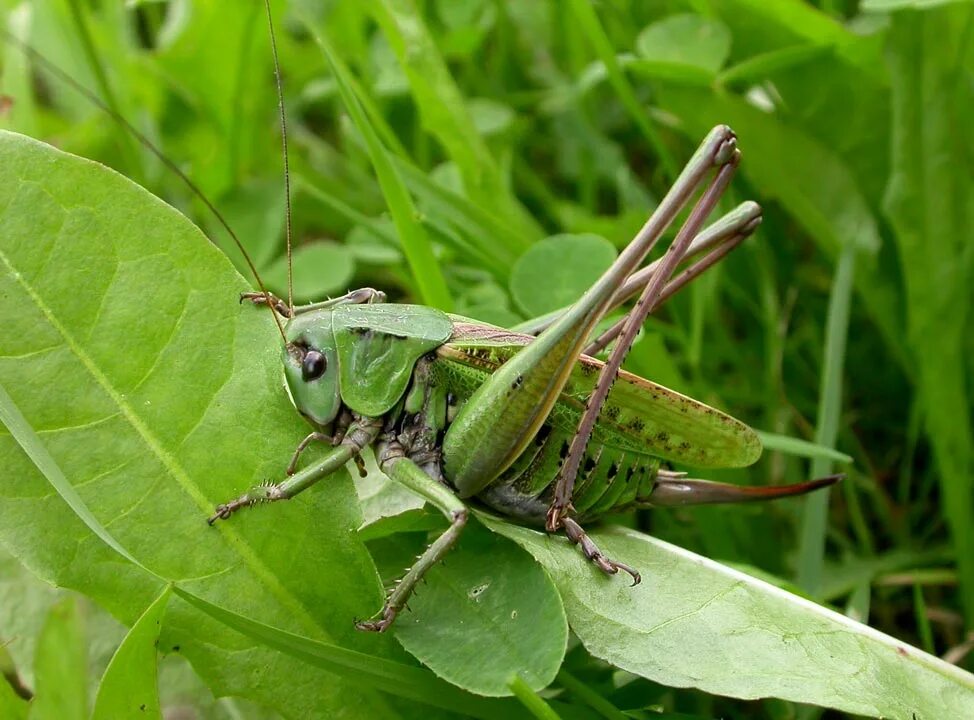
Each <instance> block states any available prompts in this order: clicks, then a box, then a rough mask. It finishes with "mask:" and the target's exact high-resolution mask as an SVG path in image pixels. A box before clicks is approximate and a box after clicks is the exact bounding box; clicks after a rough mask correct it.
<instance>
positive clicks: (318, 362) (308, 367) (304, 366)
mask: <svg viewBox="0 0 974 720" xmlns="http://www.w3.org/2000/svg"><path fill="white" fill-rule="evenodd" d="M327 368H328V361H327V360H326V359H325V356H324V354H323V353H320V352H318V351H317V350H308V352H306V353H305V355H304V359H303V360H302V361H301V379H302V380H304V381H305V382H311V381H312V380H317V379H318V378H320V377H321V376H322V375H324V374H325V370H326V369H327Z"/></svg>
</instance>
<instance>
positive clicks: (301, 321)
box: [283, 310, 342, 426]
mask: <svg viewBox="0 0 974 720" xmlns="http://www.w3.org/2000/svg"><path fill="white" fill-rule="evenodd" d="M284 335H285V338H286V340H287V343H286V344H285V346H284V353H283V361H284V380H285V386H286V387H287V391H288V394H289V395H290V396H291V402H292V403H294V407H295V408H297V410H298V412H300V413H301V414H302V415H304V416H305V417H306V418H308V419H309V420H310V421H311V422H313V423H314V424H316V425H319V426H323V425H327V424H328V423H330V422H331V421H332V420H334V419H335V416H336V415H338V410H339V409H340V408H341V404H342V398H341V391H340V390H339V385H338V354H337V352H336V350H335V332H334V330H332V326H331V311H330V310H323V311H319V312H310V313H307V314H304V315H299V316H297V317H296V318H294V319H292V320H291V321H290V322H288V324H287V325H286V326H285V328H284Z"/></svg>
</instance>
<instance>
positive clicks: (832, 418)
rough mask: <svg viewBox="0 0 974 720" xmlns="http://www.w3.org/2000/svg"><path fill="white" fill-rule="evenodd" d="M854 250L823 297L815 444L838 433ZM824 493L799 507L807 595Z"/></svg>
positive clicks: (817, 558) (821, 537)
mask: <svg viewBox="0 0 974 720" xmlns="http://www.w3.org/2000/svg"><path fill="white" fill-rule="evenodd" d="M857 252H858V250H857V248H856V245H855V243H852V242H849V243H847V244H846V245H845V247H844V248H843V249H842V252H841V254H840V255H839V263H838V267H837V268H836V272H835V278H834V279H833V281H832V291H831V293H830V297H829V311H828V318H827V320H826V325H825V352H824V357H823V361H822V380H821V386H820V388H819V400H818V423H817V426H816V428H815V442H816V443H817V444H818V445H822V446H825V447H832V446H833V445H834V444H835V439H836V437H837V436H838V432H839V418H840V415H841V411H842V365H843V361H844V359H845V347H846V336H847V334H848V330H849V307H850V304H851V301H852V281H853V275H854V274H855V265H856V253H857ZM831 472H832V463H831V461H830V460H829V459H828V458H824V457H816V458H815V459H813V460H812V472H811V476H812V477H823V476H825V475H829V474H830V473H831ZM829 494H830V493H829V491H828V490H822V491H820V492H818V493H814V494H812V495H810V496H809V497H808V498H806V500H805V506H804V508H803V509H802V528H801V540H800V541H799V546H798V548H799V551H798V552H799V555H798V574H797V576H796V579H797V582H798V584H799V585H800V586H801V587H803V588H805V590H806V591H807V592H808V593H809V594H810V595H811V596H812V597H818V596H819V594H820V591H821V588H822V568H823V564H824V561H825V533H826V530H827V527H828V509H829Z"/></svg>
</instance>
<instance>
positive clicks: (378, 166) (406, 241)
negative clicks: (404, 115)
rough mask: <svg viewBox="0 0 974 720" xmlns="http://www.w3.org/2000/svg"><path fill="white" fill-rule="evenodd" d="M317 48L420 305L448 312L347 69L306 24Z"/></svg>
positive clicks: (439, 278) (420, 232)
mask: <svg viewBox="0 0 974 720" xmlns="http://www.w3.org/2000/svg"><path fill="white" fill-rule="evenodd" d="M307 27H308V30H309V31H310V32H311V34H312V36H313V37H314V39H315V41H316V42H317V43H318V47H320V48H321V51H322V53H323V54H324V56H325V60H326V61H327V62H328V65H329V66H330V67H331V70H332V73H334V76H335V81H336V83H337V84H338V90H339V93H340V94H341V97H342V101H343V102H344V104H345V108H346V110H348V114H349V115H350V116H351V118H352V121H353V122H354V123H355V127H356V128H358V131H359V132H360V133H362V136H363V137H364V138H365V142H366V145H367V146H368V150H369V157H370V158H371V160H372V166H373V167H374V168H375V174H376V176H377V177H378V179H379V185H380V187H381V188H382V193H383V195H385V198H386V202H387V203H388V205H389V212H390V214H391V215H392V220H393V222H394V223H395V225H396V230H397V232H398V233H399V239H400V242H401V243H402V248H403V252H404V253H405V255H406V261H407V262H408V263H409V267H410V270H412V273H413V277H414V278H415V280H416V285H417V286H418V287H419V291H420V295H421V296H422V299H423V302H424V303H426V304H427V305H432V306H434V307H438V308H440V309H441V310H447V311H449V310H450V309H451V308H452V307H453V299H452V298H451V297H450V291H449V290H448V289H447V287H446V280H445V279H444V278H443V273H442V271H441V270H440V266H439V263H438V262H437V260H436V257H435V255H434V254H433V247H432V245H431V244H430V241H429V237H428V236H427V234H426V230H425V229H424V228H423V226H422V224H421V223H419V222H418V221H417V219H416V217H417V212H416V206H415V205H414V204H413V201H412V198H411V197H410V195H409V192H408V191H407V190H406V186H405V184H404V183H403V181H402V178H401V177H400V175H399V172H398V171H397V170H396V167H395V165H394V164H393V163H392V158H391V156H390V155H389V153H388V152H387V151H386V149H385V147H384V146H383V144H382V141H381V140H380V139H379V135H378V133H377V132H376V130H375V128H374V127H373V125H372V123H371V122H370V120H369V117H368V115H367V114H366V113H365V111H364V110H363V109H362V105H361V104H360V102H359V99H358V96H357V95H356V93H355V91H354V89H353V87H352V85H351V83H350V81H349V77H350V73H349V70H348V68H347V67H346V66H345V64H344V63H343V62H342V60H341V59H340V58H339V57H338V55H337V54H336V53H335V52H334V50H333V49H332V47H331V44H330V42H329V41H328V40H327V39H326V38H325V36H324V35H322V34H320V33H319V32H318V31H317V30H315V29H314V27H313V26H312V25H311V24H310V23H308V24H307Z"/></svg>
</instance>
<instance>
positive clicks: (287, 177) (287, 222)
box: [264, 0, 294, 315]
mask: <svg viewBox="0 0 974 720" xmlns="http://www.w3.org/2000/svg"><path fill="white" fill-rule="evenodd" d="M264 8H265V10H266V11H267V29H268V31H269V32H270V37H271V55H272V56H273V58H274V80H275V81H276V83H277V109H278V112H279V114H280V116H281V146H282V147H281V150H282V153H283V154H284V212H285V219H284V227H285V231H284V236H285V239H286V242H287V309H288V310H289V311H290V313H291V315H294V292H293V290H292V288H293V286H294V283H293V282H292V281H291V280H292V278H291V169H290V167H289V166H288V159H287V118H286V113H285V112H284V85H283V83H282V82H281V63H280V62H279V61H278V59H277V38H276V36H275V35H274V18H273V16H272V14H271V0H264Z"/></svg>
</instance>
